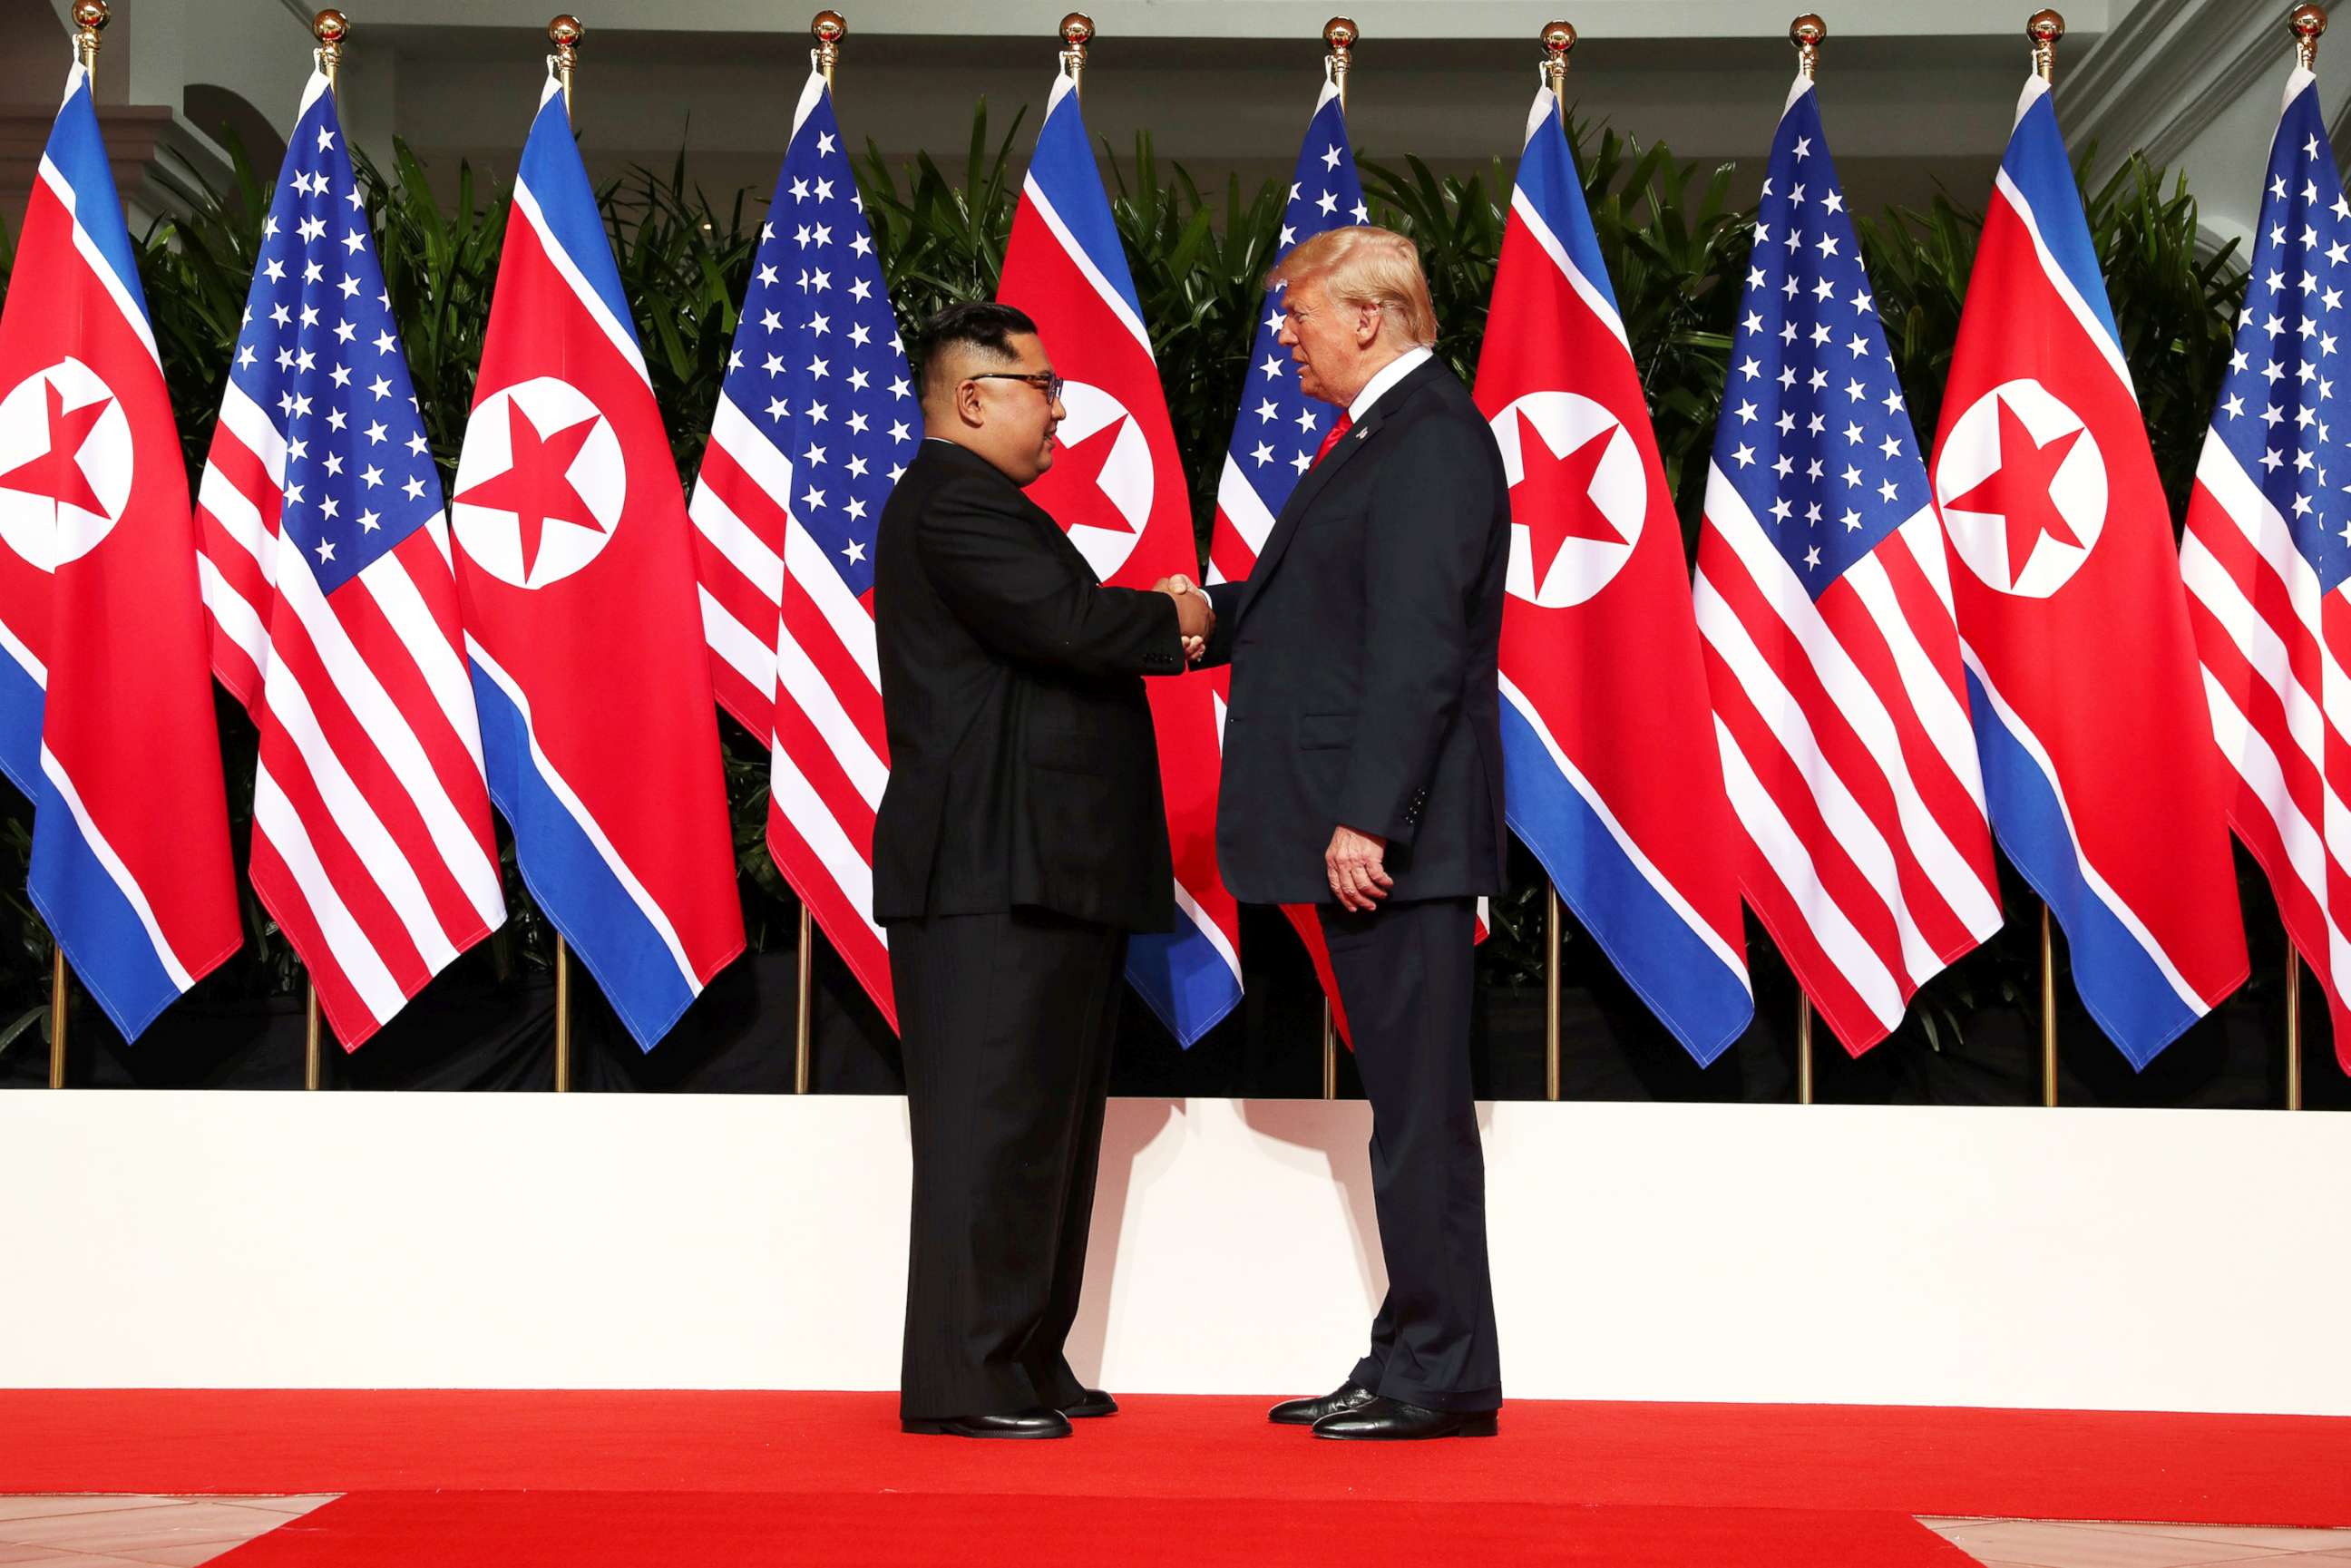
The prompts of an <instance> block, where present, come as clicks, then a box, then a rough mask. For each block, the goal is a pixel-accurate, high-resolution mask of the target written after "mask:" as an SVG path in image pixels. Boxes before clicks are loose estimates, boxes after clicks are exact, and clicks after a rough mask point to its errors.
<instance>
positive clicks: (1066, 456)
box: [1053, 414, 1134, 534]
mask: <svg viewBox="0 0 2351 1568" xmlns="http://www.w3.org/2000/svg"><path fill="white" fill-rule="evenodd" d="M1127 419H1128V416H1127V415H1125V414H1121V415H1119V416H1118V417H1117V418H1116V419H1113V420H1112V421H1111V422H1110V423H1108V424H1105V425H1103V426H1102V428H1101V429H1100V430H1097V431H1095V432H1094V433H1093V434H1092V435H1089V436H1087V437H1086V438H1085V439H1084V440H1082V441H1079V442H1076V443H1074V444H1069V445H1063V444H1062V442H1061V436H1060V435H1059V434H1056V435H1055V436H1054V437H1053V448H1054V451H1053V472H1054V473H1055V474H1059V475H1066V476H1067V478H1068V481H1069V486H1068V488H1067V489H1066V490H1064V491H1063V493H1061V494H1060V495H1057V496H1056V497H1054V499H1055V501H1056V502H1058V503H1059V504H1058V505H1057V506H1056V507H1054V508H1053V520H1054V521H1055V522H1057V523H1059V524H1061V531H1062V532H1063V533H1068V532H1069V531H1070V530H1071V528H1076V527H1078V526H1079V525H1081V524H1082V525H1084V526H1085V527H1087V528H1108V529H1109V530H1110V531H1111V532H1113V533H1119V534H1131V533H1133V532H1134V524H1133V523H1130V522H1128V521H1127V520H1126V514H1125V513H1124V512H1122V511H1120V510H1119V509H1118V503H1117V502H1115V501H1113V500H1112V499H1111V497H1110V492H1109V491H1107V490H1105V489H1103V488H1102V470H1103V469H1104V468H1106V467H1108V466H1109V465H1110V455H1111V453H1112V451H1113V449H1115V448H1116V447H1117V445H1118V437H1119V433H1120V432H1121V431H1123V430H1124V429H1125V428H1126V422H1127Z"/></svg>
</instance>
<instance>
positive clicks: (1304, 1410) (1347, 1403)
mask: <svg viewBox="0 0 2351 1568" xmlns="http://www.w3.org/2000/svg"><path fill="white" fill-rule="evenodd" d="M1377 1398H1379V1396H1378V1395H1376V1394H1374V1393H1373V1392H1372V1391H1371V1390H1370V1389H1368V1388H1366V1387H1364V1385H1362V1384H1360V1383H1342V1384H1341V1385H1339V1386H1338V1387H1336V1388H1334V1389H1332V1391H1331V1392H1330V1393H1328V1394H1325V1395H1323V1396H1321V1397H1319V1398H1315V1399H1285V1400H1283V1401H1282V1402H1281V1403H1280V1404H1279V1405H1277V1406H1274V1407H1273V1408H1272V1409H1270V1410H1269V1411H1267V1412H1266V1413H1265V1418H1266V1419H1267V1420H1269V1421H1270V1422H1272V1423H1273V1424H1274V1425H1275V1426H1277V1427H1311V1426H1312V1425H1314V1423H1315V1422H1317V1421H1320V1420H1321V1419H1322V1417H1323V1416H1338V1415H1342V1414H1343V1413H1345V1412H1346V1411H1349V1410H1361V1409H1362V1408H1363V1407H1364V1406H1366V1405H1369V1404H1371V1403H1372V1402H1373V1401H1374V1400H1376V1399H1377Z"/></svg>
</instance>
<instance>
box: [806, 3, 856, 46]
mask: <svg viewBox="0 0 2351 1568" xmlns="http://www.w3.org/2000/svg"><path fill="white" fill-rule="evenodd" d="M809 31H810V33H813V34H814V35H815V36H816V41H817V42H818V43H820V44H837V43H839V42H841V39H843V38H845V37H849V23H848V20H847V19H846V18H845V17H843V16H841V13H840V12H838V11H819V12H818V13H817V14H816V19H815V20H814V21H812V22H810V24H809Z"/></svg>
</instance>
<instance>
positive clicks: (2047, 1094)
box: [2024, 11, 2065, 1105]
mask: <svg viewBox="0 0 2351 1568" xmlns="http://www.w3.org/2000/svg"><path fill="white" fill-rule="evenodd" d="M2024 36H2025V37H2027V38H2030V39H2031V40H2032V71H2033V74H2034V75H2035V76H2037V77H2039V78H2041V79H2042V80H2043V81H2044V82H2054V81H2055V80H2056V79H2057V40H2058V39H2060V38H2062V37H2064V36H2065V18H2064V17H2063V16H2059V15H2058V14H2057V13H2056V12H2054V11H2035V12H2034V13H2033V14H2032V16H2031V17H2030V18H2029V19H2028V20H2027V21H2026V22H2025V24H2024ZM2050 925H2051V922H2050V918H2049V905H2048V904H2046V903H2045V902H2044V903H2043V904H2042V905H2041V1103H2042V1104H2043V1105H2054V1104H2056V1103H2057V944H2056V941H2055V939H2054V938H2053V936H2052V935H2051V933H2050Z"/></svg>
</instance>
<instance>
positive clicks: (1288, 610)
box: [1207, 227, 1510, 1438]
mask: <svg viewBox="0 0 2351 1568" xmlns="http://www.w3.org/2000/svg"><path fill="white" fill-rule="evenodd" d="M1270 283H1271V284H1278V285H1281V286H1283V292H1282V306H1281V308H1282V312H1283V315H1284V318H1285V322H1284V325H1283V327H1282V329H1281V342H1282V343H1283V344H1284V345H1285V346H1286V347H1288V348H1289V349H1290V358H1291V360H1292V361H1294V362H1295V364H1296V366H1297V373H1298V377H1299V385H1300V390H1301V391H1303V392H1305V393H1306V394H1307V395H1308V396H1310V397H1313V398H1317V399H1319V400H1321V401H1322V402H1327V403H1332V404H1335V405H1336V406H1337V407H1338V408H1339V409H1340V410H1343V411H1344V412H1343V413H1341V414H1340V415H1339V417H1337V418H1336V419H1335V420H1333V421H1332V423H1331V426H1330V427H1329V428H1328V430H1327V432H1326V434H1325V436H1324V439H1323V441H1322V451H1321V454H1320V455H1319V456H1318V458H1317V459H1316V461H1315V464H1314V466H1313V467H1312V468H1311V470H1309V471H1308V473H1307V475H1306V476H1305V478H1304V479H1303V480H1301V482H1300V484H1299V486H1298V488H1297V489H1296V490H1295V491H1294V492H1293V493H1292V494H1291V496H1290V502H1289V504H1288V505H1287V506H1285V507H1283V508H1282V511H1281V516H1280V518H1278V519H1277V520H1276V522H1275V525H1274V528H1273V531H1272V532H1271V533H1270V535H1268V536H1267V538H1266V542H1265V548H1264V549H1263V551H1262V552H1261V553H1260V554H1259V557H1258V561H1257V566H1256V568H1255V569H1254V570H1252V571H1251V572H1250V573H1249V578H1248V580H1245V581H1242V582H1233V583H1219V584H1216V585H1214V586H1211V587H1210V588H1209V589H1208V590H1207V594H1208V596H1209V598H1210V600H1211V601H1212V602H1213V603H1214V604H1215V606H1216V610H1217V625H1216V628H1215V632H1214V635H1213V636H1212V637H1211V639H1210V642H1209V646H1208V658H1209V660H1210V662H1212V663H1213V662H1220V661H1226V660H1229V662H1230V663H1231V665H1232V689H1231V701H1230V706H1229V708H1228V712H1227V714H1226V716H1225V752H1224V781H1223V786H1222V791H1221V796H1220V803H1219V806H1218V810H1217V859H1218V863H1219V866H1220V867H1221V869H1222V871H1223V873H1224V878H1225V884H1226V885H1227V886H1228V887H1229V888H1230V889H1231V890H1232V892H1233V894H1234V896H1236V897H1237V898H1239V899H1241V900H1242V901H1243V902H1246V903H1252V904H1310V903H1311V904H1316V905H1317V906H1318V912H1319V915H1320V918H1321V921H1322V933H1323V936H1324V937H1325V939H1326V940H1327V941H1328V943H1329V945H1330V948H1331V962H1332V969H1333V971H1334V972H1335V973H1336V976H1337V977H1338V982H1339V993H1340V997H1341V998H1342V1000H1343V1001H1344V1003H1345V1004H1346V1009H1347V1020H1348V1023H1349V1025H1350V1027H1351V1031H1352V1034H1353V1041H1354V1047H1355V1062H1356V1066H1357V1067H1358V1068H1359V1069H1360V1070H1361V1071H1362V1073H1363V1079H1364V1092H1365V1094H1366V1095H1367V1096H1368V1097H1369V1098H1370V1100H1371V1103H1372V1118H1373V1120H1372V1125H1373V1132H1372V1186H1373V1193H1374V1202H1375V1207H1377V1210H1378V1214H1379V1223H1380V1249H1381V1251H1382V1252H1383V1253H1384V1254H1385V1257H1386V1260H1387V1270H1388V1294H1387V1300H1386V1301H1384V1302H1383V1303H1382V1305H1381V1307H1380V1310H1379V1312H1378V1315H1377V1316H1376V1317H1375V1318H1374V1320H1373V1322H1372V1333H1371V1349H1370V1352H1369V1353H1368V1354H1365V1355H1364V1358H1363V1359H1362V1360H1361V1361H1360V1362H1358V1363H1357V1364H1356V1365H1355V1368H1354V1370H1353V1372H1352V1373H1351V1374H1350V1375H1349V1376H1348V1379H1347V1381H1346V1382H1345V1383H1344V1384H1343V1385H1341V1386H1340V1387H1339V1388H1338V1389H1337V1390H1336V1391H1334V1392H1333V1393H1332V1394H1329V1395H1326V1396H1322V1397H1320V1398H1314V1399H1293V1400H1290V1401H1289V1402H1287V1403H1285V1404H1282V1405H1278V1406H1275V1407H1274V1409H1273V1411H1272V1418H1273V1419H1274V1420H1275V1421H1278V1422H1283V1423H1289V1424H1294V1425H1301V1426H1304V1425H1311V1426H1312V1427H1313V1429H1314V1434H1315V1436H1317V1437H1346V1438H1412V1437H1479V1436H1486V1435H1489V1434H1491V1433H1492V1432H1493V1431H1494V1429H1495V1415H1494V1413H1495V1411H1496V1410H1497V1409H1499V1407H1500V1405H1501V1402H1502V1387H1501V1384H1502V1375H1501V1362H1500V1357H1499V1352H1498V1351H1497V1349H1496V1347H1495V1343H1494V1298H1493V1286H1492V1284H1491V1282H1490V1280H1489V1275H1488V1270H1487V1261H1486V1185H1485V1184H1486V1176H1485V1158H1484V1154H1483V1151H1482V1150H1481V1149H1480V1147H1479V1139H1478V1117H1477V1108H1476V1106H1475V1104H1474V1103H1473V1102H1472V1099H1471V1093H1470V1086H1469V1009H1470V945H1471V941H1472V938H1473V935H1474V930H1475V920H1476V901H1477V898H1478V896H1479V894H1493V893H1499V892H1500V891H1501V888H1502V875H1503V837H1502V835H1503V818H1502V747H1501V733H1500V729H1499V717H1498V714H1499V707H1498V692H1497V674H1496V651H1497V647H1498V644H1499V638H1500V634H1501V625H1502V580H1503V570H1504V568H1505V566H1506V564H1507V562H1508V559H1509V554H1510V501H1509V485H1508V482H1507V480H1506V479H1505V477H1504V476H1503V471H1502V459H1501V454H1500V452H1499V450H1498V449H1497V448H1496V446H1495V444H1494V438H1493V436H1492V434H1491V433H1490V432H1489V430H1488V428H1487V424H1486V421H1485V419H1484V418H1483V417H1482V416H1481V415H1480V414H1479V412H1478V409H1477V406H1476V404H1474V403H1473V402H1471V401H1470V398H1469V393H1468V391H1467V390H1466V389H1465V388H1464V387H1463V386H1462V385H1461V383H1460V382H1459V381H1458V380H1457V379H1456V378H1455V377H1454V375H1453V373H1452V372H1451V371H1448V370H1447V368H1446V367H1445V365H1444V363H1443V362H1442V361H1438V360H1437V359H1436V358H1435V357H1434V356H1433V355H1432V354H1431V352H1430V345H1431V344H1432V343H1434V342H1435V341H1436V338H1437V318H1436V313H1435V311H1434V310H1433V309H1432V308H1430V305H1429V299H1428V286H1427V283H1426V281H1425V280H1424V278H1423V277H1422V275H1421V270H1420V262H1419V257H1418V256H1417V255H1416V253H1415V252H1414V250H1413V247H1412V244H1411V242H1410V241H1408V240H1406V239H1405V238H1404V237H1403V236H1402V235H1395V234H1390V233H1388V232H1387V231H1385V230H1383V229H1374V228H1367V227H1356V228H1343V229H1335V230H1332V231H1331V232H1330V233H1328V234H1325V235H1318V236H1317V237H1315V238H1314V239H1311V240H1309V241H1308V242H1306V243H1305V244H1304V245H1301V246H1299V247H1298V248H1297V249H1296V250H1294V251H1292V252H1290V255H1289V256H1288V257H1286V258H1285V259H1284V261H1283V263H1282V265H1281V266H1280V267H1279V268H1277V269H1276V271H1275V273H1274V275H1273V277H1272V278H1271V279H1270Z"/></svg>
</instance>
